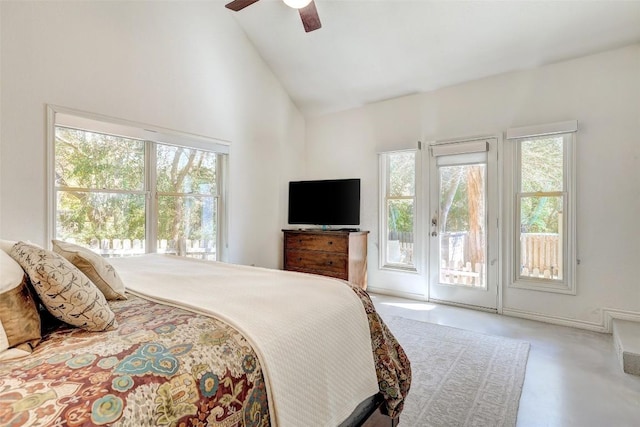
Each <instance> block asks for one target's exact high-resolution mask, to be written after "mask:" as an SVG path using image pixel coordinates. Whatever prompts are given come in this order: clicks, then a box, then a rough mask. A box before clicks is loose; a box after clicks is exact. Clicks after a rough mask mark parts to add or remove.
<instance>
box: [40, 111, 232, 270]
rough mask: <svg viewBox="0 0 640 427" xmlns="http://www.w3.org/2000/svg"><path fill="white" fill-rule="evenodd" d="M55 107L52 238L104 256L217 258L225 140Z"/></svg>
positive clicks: (51, 210) (220, 229) (51, 203)
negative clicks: (74, 112) (124, 124)
mask: <svg viewBox="0 0 640 427" xmlns="http://www.w3.org/2000/svg"><path fill="white" fill-rule="evenodd" d="M57 108H58V109H57V110H56V109H54V108H50V128H51V134H52V137H51V138H50V146H51V150H50V153H51V154H50V166H51V170H52V175H53V177H52V178H53V179H52V182H53V183H52V186H51V190H52V191H51V193H52V196H51V197H50V206H51V209H50V212H51V220H50V221H51V224H50V225H51V226H50V230H51V231H50V234H51V237H52V238H56V239H59V240H65V241H70V242H74V243H76V244H79V245H82V246H86V247H88V248H91V249H93V250H94V251H95V252H97V253H99V254H101V255H103V256H124V255H132V254H141V253H147V252H159V253H171V254H177V255H184V256H190V257H196V258H202V259H212V260H217V259H221V253H220V249H221V248H222V244H221V241H222V235H223V233H222V231H223V229H224V223H223V221H222V220H223V218H224V215H223V209H222V207H223V206H224V203H223V202H224V201H223V199H222V196H223V195H224V191H223V187H224V174H223V172H224V168H225V165H226V151H227V147H226V146H225V145H222V144H220V143H219V142H216V141H212V143H210V144H207V141H202V140H200V139H198V140H196V141H194V140H193V137H192V136H190V135H183V134H167V133H161V132H157V131H149V130H147V129H145V128H146V126H145V128H143V127H141V126H139V127H136V126H133V125H130V124H127V125H126V126H123V125H121V124H119V123H113V122H108V121H100V120H96V119H95V118H88V117H86V116H82V115H72V114H68V113H66V112H61V111H60V109H59V107H57ZM208 145H209V146H210V147H211V148H209V147H207V146H208Z"/></svg>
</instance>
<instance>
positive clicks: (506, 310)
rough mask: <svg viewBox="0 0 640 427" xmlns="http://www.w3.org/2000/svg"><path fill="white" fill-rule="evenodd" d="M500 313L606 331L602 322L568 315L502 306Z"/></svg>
mask: <svg viewBox="0 0 640 427" xmlns="http://www.w3.org/2000/svg"><path fill="white" fill-rule="evenodd" d="M502 313H503V314H504V315H506V316H511V317H519V318H522V319H529V320H536V321H538V322H544V323H551V324H554V325H560V326H568V327H571V328H578V329H586V330H589V331H594V332H603V333H605V332H607V330H606V328H605V327H604V323H595V322H587V321H584V320H577V319H570V318H568V317H559V316H549V315H547V314H542V313H535V312H532V311H525V310H518V309H515V308H503V309H502Z"/></svg>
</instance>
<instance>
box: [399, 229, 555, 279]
mask: <svg viewBox="0 0 640 427" xmlns="http://www.w3.org/2000/svg"><path fill="white" fill-rule="evenodd" d="M560 236H561V235H560V234H556V233H523V234H522V235H521V240H520V255H521V265H520V274H521V275H522V276H527V277H536V278H546V279H558V280H561V279H562V277H561V272H562V240H561V237H560ZM413 241H414V236H413V233H409V232H396V231H393V232H390V233H389V242H388V243H389V249H390V252H391V251H393V252H394V253H397V255H396V258H394V259H390V261H397V262H401V263H405V262H407V261H409V262H412V261H413ZM440 244H441V251H440V270H441V271H440V274H441V277H440V280H441V281H443V282H444V283H452V284H454V283H455V284H463V285H469V286H476V287H483V286H484V282H485V280H486V279H485V271H484V263H476V264H475V265H471V262H470V261H469V260H470V258H471V257H470V254H469V236H468V233H467V232H456V233H442V234H441V235H440Z"/></svg>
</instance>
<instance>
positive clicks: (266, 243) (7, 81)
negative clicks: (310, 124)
mask: <svg viewBox="0 0 640 427" xmlns="http://www.w3.org/2000/svg"><path fill="white" fill-rule="evenodd" d="M232 13H233V12H231V11H229V10H227V9H225V8H224V4H223V3H220V2H183V1H180V2H132V1H125V2H118V1H109V2H66V1H61V2H53V1H46V2H0V15H1V52H2V60H1V75H2V83H1V98H0V102H1V103H0V108H1V109H0V112H1V116H0V118H1V121H2V127H1V134H0V136H1V146H0V178H1V179H0V196H1V197H0V201H1V202H0V203H1V204H0V236H1V237H2V238H5V239H30V240H32V241H34V242H36V243H39V244H46V242H45V239H46V223H47V221H46V190H45V189H46V177H45V161H46V143H45V140H46V135H45V106H46V104H56V105H60V106H64V107H69V108H74V109H77V110H82V111H87V112H91V113H96V114H102V115H106V116H111V117H116V118H121V119H126V120H131V121H135V122H140V123H146V124H151V125H155V126H158V127H163V128H169V129H174V130H178V131H182V132H188V133H194V134H200V135H205V136H209V137H213V138H219V139H224V140H228V141H230V142H231V153H230V193H231V199H230V210H229V213H230V233H229V241H230V242H232V244H231V247H230V248H229V260H230V261H231V262H236V263H244V264H256V265H261V266H267V267H278V266H279V265H280V263H281V258H282V256H281V253H280V252H281V250H280V245H279V241H280V234H281V233H280V229H281V228H282V224H284V223H286V218H285V217H284V216H283V215H284V212H285V211H286V209H285V207H286V197H287V187H286V182H287V181H288V179H289V176H291V175H296V174H300V172H299V170H298V169H299V166H298V165H300V164H301V163H302V162H301V161H300V158H301V156H302V153H303V150H304V132H305V124H304V119H303V117H302V115H301V114H300V113H299V111H298V110H297V108H296V107H295V106H294V105H293V103H292V102H291V100H290V98H289V97H288V95H287V93H286V92H285V91H284V90H283V88H282V87H281V85H280V83H279V82H278V81H277V79H276V78H275V77H274V76H273V74H272V72H271V71H270V70H269V68H268V67H267V66H266V65H265V64H264V62H263V61H262V59H261V58H260V57H259V55H258V54H257V53H256V52H255V50H254V48H253V46H252V45H251V44H250V43H249V42H248V40H247V39H246V37H245V35H244V33H243V32H242V31H241V30H240V29H239V27H238V25H237V24H236V23H235V22H234V19H233V18H232V16H231V15H232Z"/></svg>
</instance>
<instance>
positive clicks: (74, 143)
mask: <svg viewBox="0 0 640 427" xmlns="http://www.w3.org/2000/svg"><path fill="white" fill-rule="evenodd" d="M55 129H56V133H55V158H56V160H55V169H56V185H57V186H63V187H78V188H90V189H109V190H134V191H141V190H144V142H143V141H139V140H135V139H128V138H121V137H118V136H113V135H104V134H101V133H92V132H86V131H82V130H77V129H69V128H63V127H56V128H55Z"/></svg>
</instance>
